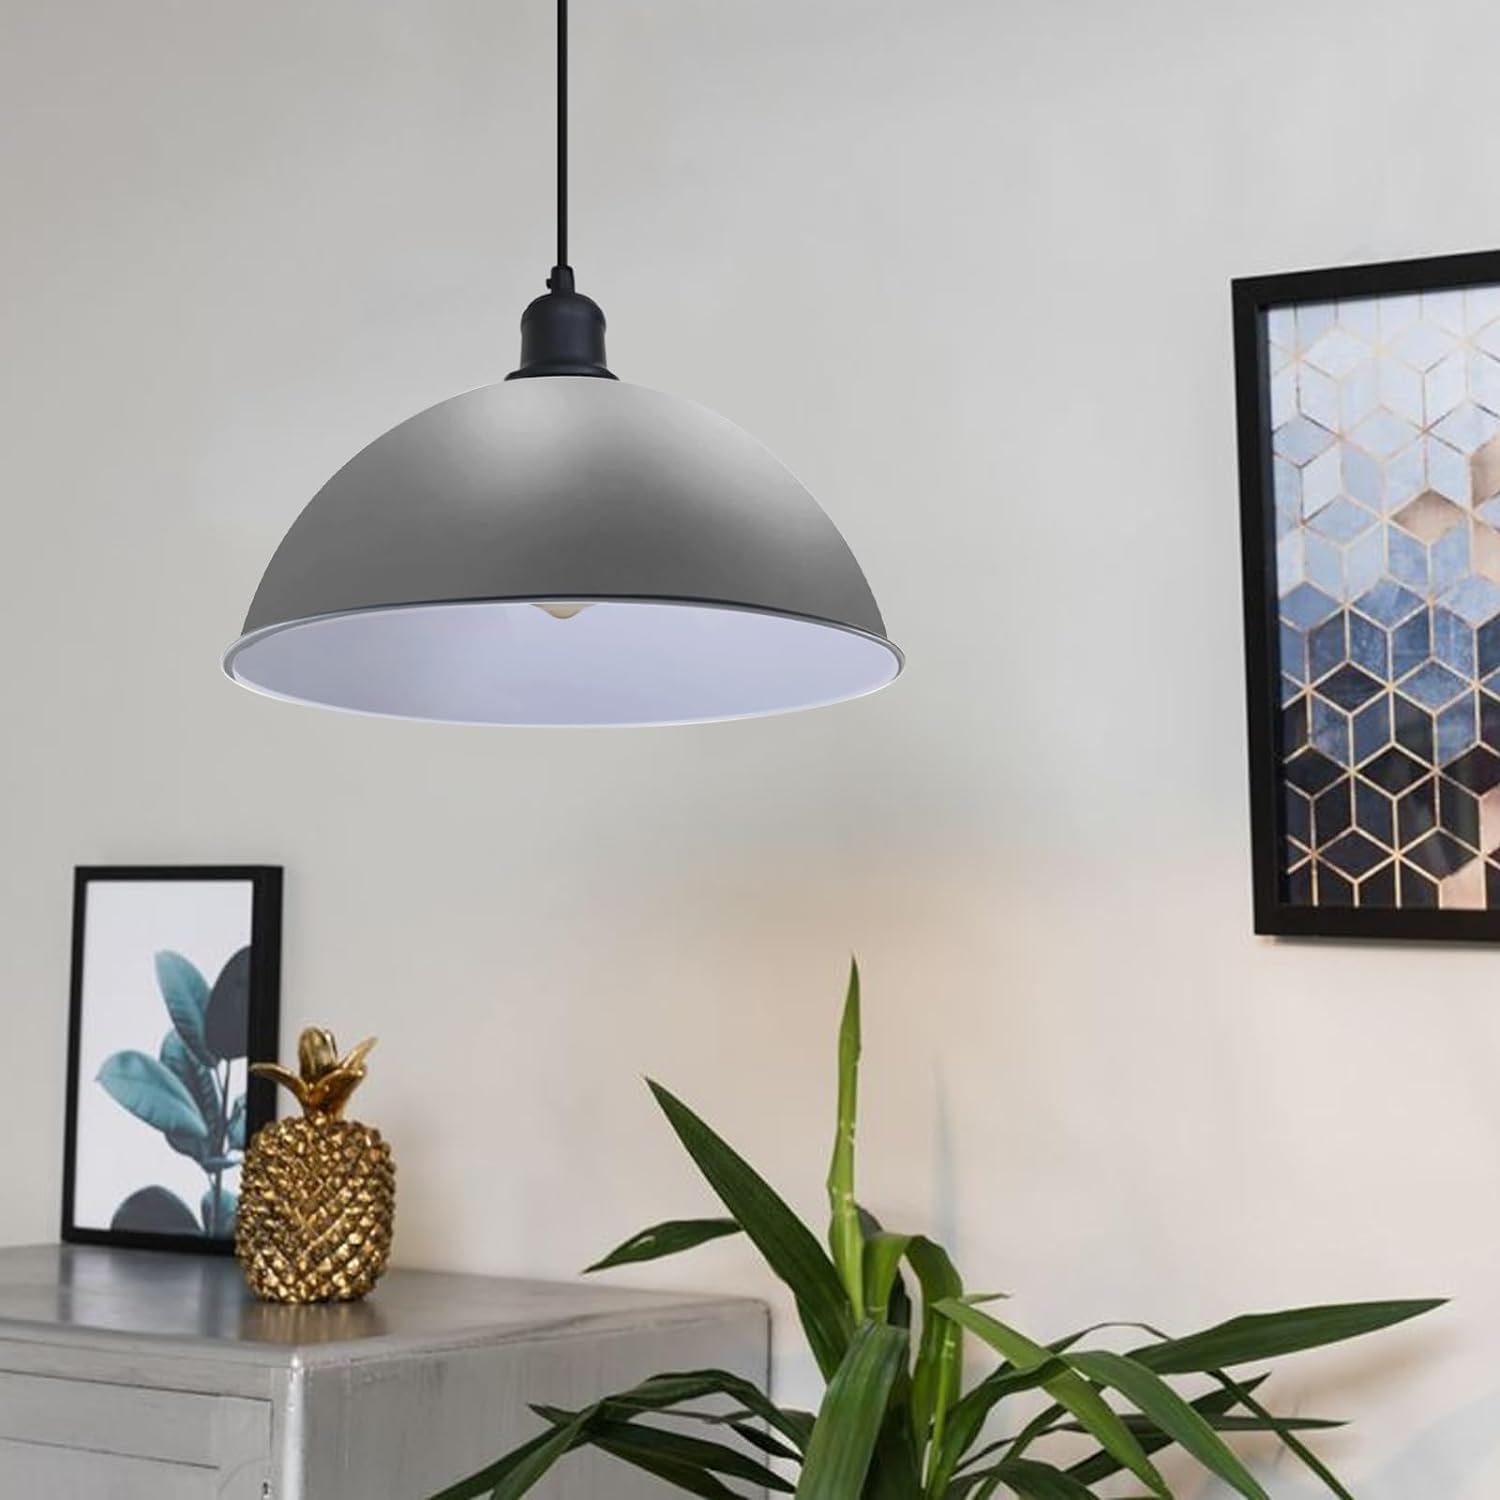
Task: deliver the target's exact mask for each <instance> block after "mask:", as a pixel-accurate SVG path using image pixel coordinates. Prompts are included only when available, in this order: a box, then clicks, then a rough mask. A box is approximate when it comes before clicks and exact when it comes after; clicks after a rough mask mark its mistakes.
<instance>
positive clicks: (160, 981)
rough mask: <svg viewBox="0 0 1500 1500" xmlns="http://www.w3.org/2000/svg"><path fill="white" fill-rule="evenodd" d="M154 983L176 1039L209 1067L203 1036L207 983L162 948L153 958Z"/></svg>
mask: <svg viewBox="0 0 1500 1500" xmlns="http://www.w3.org/2000/svg"><path fill="white" fill-rule="evenodd" d="M156 984H157V988H158V989H160V990H161V997H162V999H163V1001H165V1002H166V1007H167V1014H168V1015H169V1016H171V1018H172V1024H173V1025H174V1026H175V1027H176V1028H177V1034H178V1036H180V1037H181V1038H182V1039H183V1041H184V1042H186V1043H187V1045H188V1050H189V1051H191V1052H192V1054H193V1056H194V1057H196V1058H197V1059H198V1061H199V1062H201V1063H204V1064H206V1065H208V1066H209V1067H212V1066H213V1062H214V1057H213V1054H212V1053H211V1052H210V1051H209V1050H208V1041H207V1039H206V1038H205V1037H204V1035H203V1013H204V1012H205V1011H206V1010H207V1009H208V981H207V980H206V979H205V978H204V977H203V975H202V974H200V973H199V972H198V966H197V965H196V964H195V963H193V962H191V960H189V959H186V958H184V957H183V956H182V955H181V954H180V953H173V952H172V951H171V950H170V949H164V950H163V951H162V952H160V953H158V954H157V955H156Z"/></svg>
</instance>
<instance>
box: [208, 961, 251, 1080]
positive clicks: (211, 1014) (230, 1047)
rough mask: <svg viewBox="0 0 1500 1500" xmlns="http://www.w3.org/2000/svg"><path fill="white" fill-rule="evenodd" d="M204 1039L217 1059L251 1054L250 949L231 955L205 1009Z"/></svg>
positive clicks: (220, 972) (221, 970)
mask: <svg viewBox="0 0 1500 1500" xmlns="http://www.w3.org/2000/svg"><path fill="white" fill-rule="evenodd" d="M203 1038H204V1041H205V1042H206V1043H207V1045H208V1050H209V1051H210V1052H211V1053H212V1054H213V1055H214V1056H215V1057H216V1058H220V1059H223V1058H226V1057H244V1056H246V1055H247V1054H248V1053H249V1051H250V949H249V948H248V947H244V948H241V949H240V950H239V951H238V952H237V953H234V954H231V955H230V958H229V961H228V962H227V963H226V964H225V965H224V967H223V968H222V969H220V970H219V977H218V978H217V979H216V980H214V987H213V989H212V990H211V991H210V992H209V996H208V1003H207V1004H206V1005H205V1006H204V1008H203Z"/></svg>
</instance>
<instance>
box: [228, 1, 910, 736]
mask: <svg viewBox="0 0 1500 1500" xmlns="http://www.w3.org/2000/svg"><path fill="white" fill-rule="evenodd" d="M567 21H568V9H567V0H558V5H557V28H558V30H557V264H556V265H555V266H554V267H553V268H552V275H551V276H550V277H549V278H548V281H547V288H548V289H547V293H546V295H544V296H542V297H538V298H537V299H536V301H534V302H533V303H532V304H531V305H530V306H529V307H528V308H527V309H526V311H525V313H524V314H523V315H522V318H521V364H520V367H519V368H518V369H517V370H515V371H514V372H513V373H512V374H511V375H510V376H508V377H507V378H506V380H505V381H503V382H502V383H500V384H498V385H491V386H484V387H482V388H480V389H478V390H473V391H469V392H467V393H466V394H464V395H461V396H454V397H453V398H451V399H450V400H447V401H443V402H440V403H439V404H438V405H436V406H434V407H430V408H429V409H428V410H426V411H424V412H421V413H419V414H418V415H416V416H414V417H411V418H410V419H409V420H407V421H405V422H403V423H401V424H400V426H398V427H395V428H392V430H391V431H390V432H388V433H386V434H385V435H384V436H383V437H380V438H377V439H376V440H375V441H374V442H373V443H371V444H370V445H369V447H367V448H365V449H364V450H363V451H362V452H361V453H359V454H357V455H356V456H355V457H354V458H352V459H351V460H350V461H349V462H348V463H347V464H345V466H344V467H343V468H342V469H340V470H339V472H338V473H337V474H335V475H334V476H333V478H332V479H330V480H329V481H328V483H327V484H325V485H324V486H323V488H322V489H321V490H319V491H318V493H317V494H316V495H315V496H314V497H313V499H312V501H311V502H310V503H309V504H308V506H307V507H306V509H305V510H303V512H302V514H301V515H300V516H299V517H298V518H297V520H296V521H295V522H294V523H293V525H292V527H291V530H290V531H288V532H287V534H286V537H285V538H284V540H283V541H282V543H281V546H280V547H279V548H278V549H277V551H276V554H275V556H274V557H272V559H271V563H270V566H269V567H268V568H267V569H266V572H265V576H264V577H263V578H262V580H261V584H260V588H259V589H258V590H257V591H256V594H255V598H254V599H253V601H252V602H251V605H250V612H249V614H248V616H247V617H246V619H245V626H244V631H243V633H242V634H241V636H240V638H239V639H238V640H237V641H235V642H234V644H233V645H232V646H230V647H229V649H228V651H227V652H226V653H225V655H224V669H225V671H226V672H228V674H229V675H230V677H232V678H233V679H234V680H235V681H236V682H239V683H242V684H244V686H246V687H248V688H252V689H254V690H255V691H257V692H261V693H266V694H268V695H270V696H272V697H277V698H286V699H291V700H293V701H294V702H300V703H311V704H318V705H322V706H324V707H328V708H338V709H344V710H347V711H351V712H354V713H366V714H381V715H386V716H389V717H395V718H407V719H427V720H434V721H441V722H447V723H469V724H530V725H609V724H617V725H625V724H678V723H692V722H700V721H705V720H713V719H734V718H746V717H751V716H754V715H759V714H772V713H781V712H786V711H788V710H792V709H799V708H812V707H816V706H819V705H822V704H828V703H836V702H839V701H841V700H843V699H847V698H855V697H859V696H861V695H863V694H865V693H870V692H874V691H875V690H876V689H877V688H881V687H884V686H885V685H886V684H887V683H888V682H890V681H892V680H893V679H894V678H895V677H896V675H897V674H898V673H899V672H900V670H901V665H902V659H901V653H900V652H899V651H898V650H897V649H896V647H895V646H894V645H892V644H891V642H890V641H889V640H888V639H887V638H886V633H885V626H884V623H883V622H882V620H881V617H880V610H879V608H878V607H877V606H876V603H875V599H874V596H873V595H872V594H871V592H870V588H869V585H868V584H867V583H866V582H865V578H864V574H863V573H861V572H860V568H859V564H858V563H857V562H856V561H855V559H854V556H853V554H852V553H851V552H850V550H849V548H848V546H847V545H846V544H845V542H844V540H843V538H842V537H841V536H840V535H839V533H838V531H837V530H836V529H835V527H834V525H833V523H832V522H831V521H830V520H829V519H828V517H827V516H826V515H824V513H823V512H822V511H821V510H820V509H819V508H818V505H817V503H816V501H814V500H813V498H812V496H811V495H809V494H808V492H807V491H806V490H805V489H803V487H802V486H801V485H800V484H799V483H798V482H797V480H796V479H795V478H793V476H792V475H791V474H790V473H789V472H788V471H787V470H786V469H785V468H783V467H782V466H781V464H779V463H778V462H777V461H776V459H775V458H773V457H772V456H771V454H770V453H768V452H767V451H766V450H765V449H764V448H763V447H761V446H760V444H759V443H757V442H756V441H755V440H754V439H753V438H751V437H749V436H748V435H747V434H746V433H744V432H742V431H741V430H740V429H739V428H737V427H735V426H734V425H733V424H731V423H729V422H727V421H725V420H724V419H723V418H722V417H719V416H716V415H715V414H714V413H712V412H710V411H708V410H706V409H705V408H703V407H701V406H696V405H694V404H692V403H691V402H688V401H683V400H680V399H678V398H677V397H674V396H667V395H663V394H661V393H660V392H658V391H653V390H647V389H645V388H644V387H641V386H634V385H628V384H626V383H625V382H624V381H621V380H617V379H616V378H615V376H614V375H613V374H612V373H611V372H610V371H609V369H608V368H607V367H606V365H605V358H604V314H603V313H602V312H601V311H600V309H599V307H598V305H597V304H596V303H595V302H593V301H592V300H591V299H590V298H588V297H586V296H584V295H582V294H581V293H579V292H578V291H576V290H575V288H574V281H573V270H572V267H571V266H570V265H569V264H568V244H567V224H568V220H567V208H568V190H567V189H568V178H567V172H568V149H567V146H568V142H567V124H568V96H567V81H568V72H567V64H568V51H567V40H568V33H567Z"/></svg>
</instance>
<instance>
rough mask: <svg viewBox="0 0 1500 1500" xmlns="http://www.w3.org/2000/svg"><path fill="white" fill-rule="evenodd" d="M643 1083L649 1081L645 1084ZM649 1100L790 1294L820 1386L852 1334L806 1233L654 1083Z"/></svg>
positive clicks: (833, 1279)
mask: <svg viewBox="0 0 1500 1500" xmlns="http://www.w3.org/2000/svg"><path fill="white" fill-rule="evenodd" d="M648 1082H649V1080H648ZM650 1087H651V1092H652V1093H653V1094H654V1095H655V1096H656V1102H657V1103H658V1104H659V1105H660V1106H661V1109H662V1112H663V1113H664V1114H665V1115H666V1117H667V1120H668V1122H669V1123H670V1125H671V1126H672V1129H673V1130H675V1131H676V1132H677V1138H678V1139H679V1140H680V1141H681V1142H682V1144H683V1146H684V1147H686V1149H687V1153H688V1155H689V1156H691V1157H692V1158H693V1160H694V1161H695V1162H696V1163H697V1165H698V1170H699V1171H700V1172H702V1173H703V1175H704V1177H705V1178H707V1179H708V1183H709V1186H710V1187H712V1188H713V1190H714V1192H716V1193H717V1194H718V1195H719V1200H720V1202H722V1203H723V1205H724V1207H725V1208H727V1209H728V1210H729V1212H730V1215H731V1216H732V1217H733V1218H734V1219H735V1220H736V1221H737V1222H738V1223H739V1225H740V1227H741V1228H742V1229H743V1230H744V1231H745V1233H746V1234H747V1235H749V1236H750V1239H751V1240H752V1242H753V1243H754V1245H755V1248H756V1249H757V1250H759V1251H760V1253H761V1254H762V1255H763V1256H764V1257H765V1260H766V1263H767V1264H768V1265H769V1266H770V1268H771V1269H772V1271H774V1272H775V1273H776V1275H777V1276H779V1277H780V1278H781V1279H782V1281H784V1282H785V1283H786V1284H787V1286H788V1287H790V1288H791V1291H792V1295H793V1296H794V1297H795V1298H796V1302H797V1311H798V1314H799V1315H800V1317H801V1319H802V1326H803V1328H804V1330H805V1331H806V1333H807V1341H808V1343H809V1344H810V1345H811V1346H812V1352H813V1357H814V1358H815V1359H816V1360H817V1362H818V1368H819V1369H820V1370H821V1371H822V1372H823V1375H824V1378H825V1379H826V1378H829V1377H831V1376H832V1374H833V1372H834V1371H835V1370H836V1369H838V1367H839V1363H840V1361H841V1360H842V1359H843V1357H844V1352H845V1350H846V1349H848V1347H849V1339H850V1336H851V1334H852V1333H853V1325H852V1320H851V1319H850V1316H849V1304H848V1302H847V1300H846V1299H845V1296H844V1288H843V1286H842V1284H841V1283H840V1281H839V1278H838V1273H837V1272H836V1271H835V1270H834V1268H833V1262H832V1261H830V1260H829V1258H828V1256H827V1255H826V1254H825V1253H824V1251H823V1249H822V1247H821V1246H820V1245H819V1244H818V1242H817V1240H816V1239H814V1238H813V1235H812V1233H811V1231H810V1230H809V1229H808V1228H807V1226H806V1225H805V1224H804V1223H803V1222H802V1221H801V1220H800V1219H799V1218H798V1217H797V1216H796V1215H795V1214H794V1213H793V1212H792V1211H791V1209H789V1208H788V1207H787V1206H786V1204H785V1203H784V1202H782V1200H781V1199H780V1198H779V1197H778V1196H777V1195H776V1193H775V1192H773V1191H772V1189H771V1187H770V1186H769V1185H768V1184H767V1183H766V1182H765V1181H764V1180H763V1179H762V1178H761V1177H760V1176H759V1174H758V1173H756V1172H755V1170H754V1169H753V1168H752V1167H751V1166H750V1164H749V1163H748V1162H746V1161H745V1160H744V1159H743V1158H742V1157H740V1156H739V1155H737V1154H736V1153H735V1152H734V1151H733V1150H732V1149H731V1148H730V1147H729V1146H728V1145H727V1144H726V1143H725V1142H724V1141H722V1140H721V1139H720V1138H719V1137H718V1136H717V1135H715V1134H714V1132H713V1131H712V1130H710V1129H709V1127H708V1126H707V1125H705V1124H704V1123H703V1121H702V1120H700V1119H699V1118H698V1116H697V1115H695V1114H694V1113H693V1111H692V1110H690V1109H689V1108H688V1107H687V1105H685V1104H684V1103H683V1102H682V1101H681V1100H680V1099H678V1098H676V1097H675V1096H674V1095H673V1094H671V1093H670V1092H668V1090H666V1089H664V1088H663V1087H662V1086H661V1085H660V1084H658V1083H651V1085H650Z"/></svg>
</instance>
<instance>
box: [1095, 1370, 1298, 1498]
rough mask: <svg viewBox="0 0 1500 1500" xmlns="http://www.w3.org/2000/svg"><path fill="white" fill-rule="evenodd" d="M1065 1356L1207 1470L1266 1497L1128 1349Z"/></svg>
mask: <svg viewBox="0 0 1500 1500" xmlns="http://www.w3.org/2000/svg"><path fill="white" fill-rule="evenodd" d="M1068 1362H1069V1363H1070V1364H1071V1365H1072V1366H1073V1368H1074V1369H1075V1370H1077V1371H1079V1372H1080V1373H1081V1374H1083V1375H1085V1376H1087V1377H1088V1378H1089V1379H1090V1380H1095V1381H1098V1382H1099V1384H1100V1385H1107V1386H1110V1387H1111V1388H1112V1389H1114V1390H1117V1391H1118V1392H1119V1393H1120V1394H1121V1395H1122V1396H1124V1397H1125V1399H1126V1400H1127V1401H1129V1402H1130V1404H1131V1405H1132V1406H1134V1407H1135V1409H1136V1410H1137V1411H1139V1412H1141V1413H1142V1414H1143V1415H1145V1416H1148V1417H1150V1418H1151V1420H1152V1421H1153V1422H1154V1423H1156V1425H1157V1426H1158V1427H1160V1428H1161V1430H1162V1431H1163V1432H1165V1433H1166V1434H1167V1435H1168V1437H1170V1438H1171V1439H1172V1441H1173V1442H1175V1443H1176V1444H1178V1446H1179V1447H1181V1448H1183V1449H1184V1450H1185V1451H1186V1452H1188V1453H1190V1454H1192V1456H1193V1457H1194V1458H1196V1459H1197V1460H1198V1462H1199V1463H1200V1464H1202V1465H1203V1467H1204V1468H1205V1469H1207V1470H1208V1471H1209V1472H1210V1473H1211V1474H1215V1475H1217V1476H1218V1477H1219V1478H1220V1479H1222V1480H1223V1481H1224V1482H1225V1483H1226V1484H1228V1485H1230V1486H1232V1487H1233V1488H1234V1489H1237V1490H1238V1491H1239V1492H1240V1494H1242V1495H1244V1496H1245V1497H1246V1500H1270V1497H1269V1496H1268V1495H1267V1494H1266V1492H1265V1490H1264V1489H1262V1488H1261V1486H1260V1483H1259V1482H1258V1481H1257V1480H1256V1478H1255V1476H1254V1475H1253V1474H1252V1473H1251V1472H1250V1471H1249V1469H1247V1468H1246V1467H1245V1466H1244V1464H1243V1463H1241V1462H1240V1460H1239V1459H1238V1458H1237V1457H1236V1456H1235V1454H1234V1453H1233V1452H1232V1451H1231V1450H1230V1448H1229V1446H1228V1445H1227V1444H1226V1443H1225V1442H1224V1440H1223V1439H1222V1438H1221V1437H1220V1436H1219V1435H1218V1433H1216V1432H1215V1431H1214V1430H1213V1428H1212V1427H1210V1426H1209V1425H1208V1423H1207V1422H1206V1421H1204V1419H1203V1417H1202V1416H1201V1415H1200V1414H1199V1413H1198V1412H1196V1411H1194V1410H1193V1408H1192V1407H1191V1406H1189V1405H1188V1403H1187V1402H1186V1401H1184V1400H1183V1399H1182V1397H1181V1396H1179V1395H1178V1394H1177V1392H1176V1391H1174V1390H1173V1389H1172V1387H1171V1386H1169V1385H1168V1384H1167V1383H1166V1381H1164V1380H1163V1379H1162V1378H1161V1377H1160V1376H1159V1375H1156V1374H1154V1373H1153V1372H1152V1371H1150V1370H1148V1369H1147V1368H1146V1367H1145V1366H1144V1365H1141V1364H1137V1363H1136V1362H1135V1360H1133V1359H1131V1358H1130V1357H1129V1356H1128V1355H1124V1354H1115V1353H1114V1352H1113V1351H1111V1350H1108V1349H1094V1350H1086V1351H1085V1352H1083V1353H1081V1354H1070V1355H1069V1356H1068Z"/></svg>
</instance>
